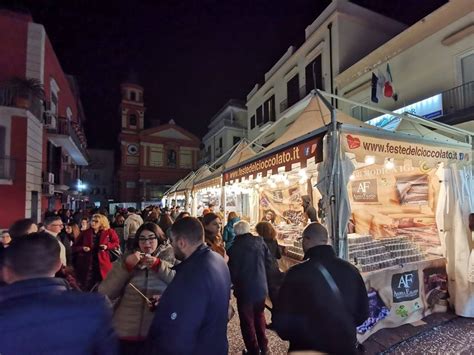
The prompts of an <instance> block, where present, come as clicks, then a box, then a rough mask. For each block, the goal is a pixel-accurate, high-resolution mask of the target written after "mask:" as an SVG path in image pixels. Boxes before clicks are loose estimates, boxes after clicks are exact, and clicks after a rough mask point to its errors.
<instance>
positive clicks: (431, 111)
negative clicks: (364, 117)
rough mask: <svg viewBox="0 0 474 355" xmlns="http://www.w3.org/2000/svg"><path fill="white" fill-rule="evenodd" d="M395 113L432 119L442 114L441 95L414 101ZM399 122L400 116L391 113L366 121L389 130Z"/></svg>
mask: <svg viewBox="0 0 474 355" xmlns="http://www.w3.org/2000/svg"><path fill="white" fill-rule="evenodd" d="M393 112H395V113H400V114H402V113H404V112H408V113H412V114H414V115H417V116H421V117H424V118H426V119H433V118H435V117H439V116H441V115H442V114H443V99H442V95H441V94H438V95H435V96H431V97H428V98H427V99H424V100H421V101H418V102H415V103H414V104H411V105H408V106H405V107H402V108H399V109H398V110H395V111H393ZM399 122H400V118H398V117H396V116H392V115H388V114H387V115H383V116H378V117H375V118H372V119H371V120H368V121H367V122H366V123H368V124H370V125H372V126H376V127H379V128H383V129H386V130H389V131H393V130H394V129H395V128H396V127H397V125H398V123H399Z"/></svg>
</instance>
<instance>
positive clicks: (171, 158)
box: [166, 149, 176, 168]
mask: <svg viewBox="0 0 474 355" xmlns="http://www.w3.org/2000/svg"><path fill="white" fill-rule="evenodd" d="M166 162H167V165H168V166H170V167H173V168H174V167H176V151H175V150H173V149H170V150H168V154H167V160H166Z"/></svg>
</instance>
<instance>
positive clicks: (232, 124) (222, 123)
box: [202, 118, 245, 142]
mask: <svg viewBox="0 0 474 355" xmlns="http://www.w3.org/2000/svg"><path fill="white" fill-rule="evenodd" d="M224 127H228V128H237V129H245V127H243V126H241V125H240V124H238V123H237V122H235V120H230V119H228V118H226V119H223V120H219V121H217V122H216V123H215V125H213V127H212V128H211V129H210V130H209V132H207V133H206V135H205V136H204V138H203V139H202V140H203V141H204V142H205V141H206V140H208V139H209V138H211V137H212V136H213V135H214V134H216V133H217V132H218V131H219V130H221V129H222V128H224Z"/></svg>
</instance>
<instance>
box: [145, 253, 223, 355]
mask: <svg viewBox="0 0 474 355" xmlns="http://www.w3.org/2000/svg"><path fill="white" fill-rule="evenodd" d="M174 269H175V270H176V276H175V277H174V279H173V281H172V282H171V283H170V284H169V285H168V287H167V288H166V290H165V292H164V293H163V295H162V296H161V299H160V302H159V303H158V307H157V308H156V311H155V318H154V319H153V323H152V325H151V327H150V331H149V333H148V338H149V339H148V347H149V352H148V353H150V354H160V355H166V354H175V355H181V354H182V355H187V354H198V355H224V354H227V352H228V342H227V318H228V308H229V299H230V275H229V270H228V269H227V265H226V264H225V261H224V258H223V257H222V256H220V255H219V254H217V253H215V252H213V251H211V250H210V249H209V247H207V246H205V245H201V246H200V247H199V248H198V249H197V250H196V251H195V252H194V253H193V254H192V255H191V256H189V257H188V258H187V259H185V260H184V261H183V262H181V263H180V264H178V265H176V266H175V267H174Z"/></svg>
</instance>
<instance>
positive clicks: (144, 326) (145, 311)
mask: <svg viewBox="0 0 474 355" xmlns="http://www.w3.org/2000/svg"><path fill="white" fill-rule="evenodd" d="M135 235H136V237H135V240H134V245H133V249H132V250H131V252H130V253H129V254H127V255H125V256H124V258H123V259H122V260H121V261H120V262H117V263H114V266H113V268H112V271H111V272H110V273H109V274H108V275H107V277H106V278H105V280H104V281H102V283H101V284H100V286H99V292H100V293H102V294H104V295H106V296H107V297H109V298H110V299H111V300H114V301H115V302H116V303H115V304H116V305H117V306H116V308H115V312H114V318H113V323H114V327H115V330H116V331H117V333H118V336H119V338H120V345H121V354H141V353H143V352H144V344H145V338H146V336H147V334H148V329H149V328H150V325H151V322H152V320H153V315H154V314H153V302H155V300H157V299H158V298H159V296H160V295H161V294H162V293H163V292H164V291H165V289H166V287H167V285H168V284H169V283H170V282H171V280H172V279H173V276H174V271H173V270H171V266H172V264H174V263H175V262H176V259H175V257H174V253H173V247H172V246H171V245H170V244H169V243H168V242H167V240H166V237H165V235H164V233H163V231H162V230H161V228H160V227H158V226H157V225H156V224H155V223H151V222H148V223H144V224H143V225H142V226H141V227H140V228H139V229H138V230H137V233H136V234H135ZM145 297H146V298H145Z"/></svg>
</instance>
